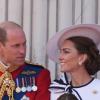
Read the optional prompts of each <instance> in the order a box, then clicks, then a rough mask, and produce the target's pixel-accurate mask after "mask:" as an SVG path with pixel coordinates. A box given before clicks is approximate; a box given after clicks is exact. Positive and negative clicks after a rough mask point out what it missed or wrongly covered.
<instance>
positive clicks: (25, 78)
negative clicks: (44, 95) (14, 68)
mask: <svg viewBox="0 0 100 100" xmlns="http://www.w3.org/2000/svg"><path fill="white" fill-rule="evenodd" d="M23 74H24V75H23ZM34 74H35V72H34ZM34 74H33V71H26V72H25V71H24V72H23V73H22V76H21V77H18V78H16V92H17V93H20V92H31V91H37V89H38V88H37V86H36V85H35V76H34Z"/></svg>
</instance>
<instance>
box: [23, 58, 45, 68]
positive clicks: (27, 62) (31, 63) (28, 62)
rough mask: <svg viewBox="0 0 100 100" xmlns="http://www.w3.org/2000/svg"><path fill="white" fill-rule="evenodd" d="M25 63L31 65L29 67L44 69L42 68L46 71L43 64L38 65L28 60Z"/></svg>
mask: <svg viewBox="0 0 100 100" xmlns="http://www.w3.org/2000/svg"><path fill="white" fill-rule="evenodd" d="M25 63H26V64H29V65H33V66H38V67H42V68H43V69H44V66H43V65H41V64H38V63H33V62H31V61H28V60H26V61H25Z"/></svg>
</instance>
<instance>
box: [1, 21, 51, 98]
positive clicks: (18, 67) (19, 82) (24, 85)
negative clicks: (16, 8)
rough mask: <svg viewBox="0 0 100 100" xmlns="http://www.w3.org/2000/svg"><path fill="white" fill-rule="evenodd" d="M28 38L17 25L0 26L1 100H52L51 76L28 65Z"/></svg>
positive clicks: (36, 67) (4, 24)
mask: <svg viewBox="0 0 100 100" xmlns="http://www.w3.org/2000/svg"><path fill="white" fill-rule="evenodd" d="M25 56H26V37H25V33H24V31H23V30H22V27H21V26H19V25H18V24H16V23H14V22H10V21H7V22H3V23H1V24H0V100H50V92H49V91H48V88H49V85H50V73H49V71H48V70H47V69H45V68H43V67H42V66H41V65H35V64H29V63H26V62H25Z"/></svg>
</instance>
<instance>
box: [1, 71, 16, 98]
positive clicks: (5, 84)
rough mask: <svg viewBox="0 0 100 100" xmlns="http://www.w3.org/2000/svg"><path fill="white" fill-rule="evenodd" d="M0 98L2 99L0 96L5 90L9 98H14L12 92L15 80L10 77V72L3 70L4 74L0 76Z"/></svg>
mask: <svg viewBox="0 0 100 100" xmlns="http://www.w3.org/2000/svg"><path fill="white" fill-rule="evenodd" d="M0 86H1V88H0V100H2V97H3V95H4V93H5V92H7V95H8V97H9V100H14V97H13V92H14V90H15V82H14V80H13V78H12V75H11V73H9V72H8V71H5V72H4V74H2V75H1V76H0Z"/></svg>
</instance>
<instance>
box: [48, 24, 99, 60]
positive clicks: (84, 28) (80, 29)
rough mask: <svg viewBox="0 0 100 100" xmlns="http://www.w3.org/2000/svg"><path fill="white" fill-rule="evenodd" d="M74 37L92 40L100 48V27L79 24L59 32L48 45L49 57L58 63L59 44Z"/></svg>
mask: <svg viewBox="0 0 100 100" xmlns="http://www.w3.org/2000/svg"><path fill="white" fill-rule="evenodd" d="M73 36H84V37H88V38H90V39H92V40H93V41H94V43H95V44H96V45H97V47H98V49H99V48H100V25H97V24H79V25H72V26H70V27H67V28H65V29H64V30H62V31H60V32H57V33H56V34H55V35H54V36H53V37H52V38H51V39H50V40H49V41H48V43H47V55H48V57H49V58H50V59H51V60H53V61H55V62H58V50H59V44H60V43H61V42H63V41H64V40H65V39H67V38H69V37H73Z"/></svg>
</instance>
